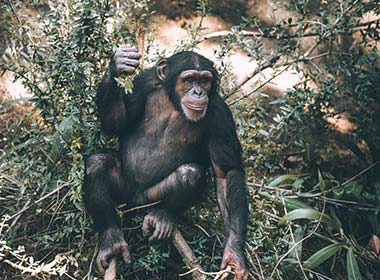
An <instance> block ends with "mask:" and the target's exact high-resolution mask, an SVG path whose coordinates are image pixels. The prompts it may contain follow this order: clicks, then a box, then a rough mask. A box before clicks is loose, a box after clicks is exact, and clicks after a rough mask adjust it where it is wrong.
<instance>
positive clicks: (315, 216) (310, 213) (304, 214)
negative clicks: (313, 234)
mask: <svg viewBox="0 0 380 280" xmlns="http://www.w3.org/2000/svg"><path fill="white" fill-rule="evenodd" d="M300 219H306V220H311V221H316V220H320V221H321V223H324V224H328V225H330V226H332V227H334V228H336V229H340V227H341V225H340V224H339V223H337V222H336V221H334V220H333V219H332V218H331V217H329V216H327V215H326V214H322V213H321V212H319V211H317V210H315V209H311V208H304V209H296V210H293V211H291V212H289V213H288V214H286V215H285V216H283V217H282V218H281V220H280V222H279V223H280V224H283V223H285V222H286V221H294V220H300Z"/></svg>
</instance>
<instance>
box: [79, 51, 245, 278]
mask: <svg viewBox="0 0 380 280" xmlns="http://www.w3.org/2000/svg"><path fill="white" fill-rule="evenodd" d="M139 58H140V54H139V53H138V51H137V50H136V49H135V48H127V47H121V48H118V49H117V50H116V51H115V52H114V54H113V56H112V58H111V61H110V65H109V69H108V71H107V73H106V74H105V75H104V77H103V79H102V81H101V82H100V84H99V87H98V91H97V97H96V104H97V108H98V111H99V115H100V120H101V125H102V128H103V131H104V132H105V133H106V134H111V135H116V136H118V138H119V142H120V151H119V152H117V153H113V152H101V153H96V154H92V155H90V156H89V157H88V158H87V160H86V174H85V179H84V187H83V190H84V202H85V205H86V208H87V210H88V212H89V214H90V216H91V217H92V218H93V221H94V226H95V228H96V230H97V231H98V232H99V238H100V239H99V253H98V256H97V265H98V268H99V270H100V271H101V272H104V270H105V269H106V268H107V267H108V266H109V264H110V261H112V260H114V259H115V258H116V257H117V256H118V255H121V256H122V257H123V259H124V261H125V262H126V263H129V262H130V254H129V250H128V244H127V243H126V241H125V240H124V236H123V232H122V230H121V229H120V227H119V221H118V217H117V214H116V210H115V205H117V204H121V203H126V204H127V205H129V206H131V207H132V206H139V205H145V204H151V203H154V202H159V203H158V204H156V205H155V206H153V208H151V210H150V211H149V212H148V213H147V215H146V216H145V217H144V221H143V226H142V229H143V233H144V234H145V235H146V236H150V237H149V240H162V239H166V238H169V237H170V236H171V234H172V232H173V230H174V217H175V215H178V213H183V212H184V211H185V210H186V209H188V208H189V207H190V206H192V205H194V203H195V202H196V201H197V200H199V199H200V197H201V196H202V193H203V191H204V188H205V184H204V183H205V172H206V170H207V168H209V167H212V169H213V172H214V174H215V182H216V187H217V201H218V205H219V208H220V211H221V214H222V217H223V221H224V234H225V238H226V240H225V242H226V243H225V249H224V254H223V259H222V265H221V268H222V269H224V268H225V267H226V266H227V265H230V266H231V267H232V268H233V270H234V273H235V278H234V279H235V280H245V279H247V277H248V273H247V268H246V262H245V257H244V253H243V250H244V243H245V236H246V226H247V218H248V203H247V191H246V186H245V173H244V168H243V164H242V159H241V146H240V143H239V140H238V138H237V135H236V131H235V124H234V120H233V118H232V114H231V112H230V110H229V108H228V107H227V105H226V103H225V102H224V100H223V99H222V98H221V97H220V95H219V94H218V90H219V76H218V73H217V71H216V69H215V67H214V66H213V63H212V62H211V61H210V60H208V59H207V58H205V57H203V56H201V55H199V54H197V53H195V52H191V51H184V52H179V53H177V54H174V55H173V56H171V57H169V58H167V59H161V60H160V61H159V62H158V63H157V65H156V66H155V67H152V68H150V69H148V70H145V71H143V72H142V73H141V74H139V75H137V76H136V78H135V79H134V81H133V93H130V94H126V93H125V91H124V89H123V88H121V87H119V86H118V84H117V82H116V81H115V79H114V78H115V77H118V76H120V75H121V74H123V73H124V74H127V75H131V74H132V73H134V71H135V70H136V68H137V67H138V65H139Z"/></svg>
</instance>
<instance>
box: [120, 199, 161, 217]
mask: <svg viewBox="0 0 380 280" xmlns="http://www.w3.org/2000/svg"><path fill="white" fill-rule="evenodd" d="M160 202H161V201H155V202H152V203H149V204H145V205H141V206H136V207H133V208H129V209H127V210H125V211H123V213H124V214H125V213H129V212H132V211H136V210H139V209H144V208H148V207H151V206H154V205H157V204H159V203H160Z"/></svg>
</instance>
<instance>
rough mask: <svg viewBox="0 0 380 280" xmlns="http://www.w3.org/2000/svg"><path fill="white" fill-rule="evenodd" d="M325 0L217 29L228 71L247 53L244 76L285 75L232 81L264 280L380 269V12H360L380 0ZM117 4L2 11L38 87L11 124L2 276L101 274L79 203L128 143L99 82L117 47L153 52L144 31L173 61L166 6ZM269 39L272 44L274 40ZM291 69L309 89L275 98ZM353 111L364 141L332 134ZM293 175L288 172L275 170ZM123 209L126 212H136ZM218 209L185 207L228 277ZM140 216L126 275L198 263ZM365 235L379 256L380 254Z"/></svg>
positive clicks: (227, 83)
mask: <svg viewBox="0 0 380 280" xmlns="http://www.w3.org/2000/svg"><path fill="white" fill-rule="evenodd" d="M314 2H315V1H314ZM314 2H313V1H301V0H300V1H293V0H292V1H290V0H289V1H278V2H276V7H277V8H278V9H279V10H283V11H287V13H284V14H286V15H287V14H288V12H289V14H291V15H292V16H291V17H288V18H284V17H283V18H280V20H279V21H278V22H276V23H275V24H268V23H264V22H262V21H261V20H259V19H258V18H255V17H253V18H252V17H249V15H246V16H245V17H244V18H243V20H242V22H241V24H239V25H236V26H233V27H232V28H231V30H230V31H228V32H226V33H225V34H223V36H221V38H219V39H220V41H221V47H220V49H219V50H218V51H216V53H215V59H214V60H215V61H217V62H219V63H218V65H219V67H220V69H219V70H220V73H221V74H222V75H223V76H224V77H229V76H230V74H231V69H230V65H229V61H230V60H231V57H230V56H231V54H233V53H234V52H236V51H237V50H240V51H243V52H245V53H246V54H247V55H248V56H249V57H250V58H252V59H255V60H257V61H258V62H259V66H258V67H257V69H253V71H252V74H251V75H250V77H248V78H247V81H248V80H250V79H251V78H253V77H255V76H257V75H259V74H260V73H262V71H264V70H265V69H269V68H270V69H273V73H272V76H270V77H266V78H265V79H264V82H263V84H260V85H257V87H256V88H253V89H252V91H250V92H246V93H242V92H241V91H240V89H241V87H242V86H243V85H244V84H245V82H246V81H241V82H240V83H238V82H237V81H236V80H234V79H227V78H224V79H223V80H222V85H223V86H222V89H223V92H222V94H223V96H224V97H225V99H226V100H227V102H228V103H229V104H230V106H231V109H232V111H233V113H234V115H235V120H236V123H237V129H238V134H239V136H240V138H241V141H242V144H243V149H244V156H245V163H246V167H247V174H248V179H247V183H248V187H249V192H250V210H251V213H252V214H251V217H250V221H249V232H248V240H247V250H246V253H247V258H248V261H249V263H250V266H251V268H252V269H251V276H252V277H254V276H255V277H259V276H258V275H260V277H261V278H264V279H267V278H268V277H271V278H274V279H290V277H293V278H295V279H298V278H302V277H303V278H306V279H308V278H310V279H315V278H318V279H329V278H328V277H335V276H336V275H342V277H341V278H342V279H344V278H346V277H345V276H343V275H347V277H348V278H349V279H360V278H369V277H374V278H376V277H378V276H379V275H378V265H377V263H378V261H379V257H378V251H377V252H376V249H377V250H378V245H376V244H378V238H377V235H378V234H379V232H378V231H379V226H378V225H379V215H378V208H379V185H380V184H379V182H380V181H379V180H380V178H379V174H380V169H379V164H378V162H379V160H380V147H379V143H380V141H379V140H380V139H379V138H380V134H379V133H380V127H379V121H378V119H379V110H378V108H379V101H380V100H379V82H378V81H379V80H380V79H379V77H378V75H379V74H378V73H379V69H378V67H379V53H378V50H377V43H376V40H378V38H379V33H378V32H379V20H377V19H376V18H375V19H374V20H370V21H363V16H364V15H365V14H366V13H367V12H372V13H373V14H374V15H377V14H378V13H379V5H378V4H379V3H378V1H375V0H369V1H366V2H361V1H356V0H352V1H339V2H338V1H321V2H318V3H317V4H316V3H314ZM117 3H119V5H121V6H120V7H118V6H117V5H116V3H114V2H110V1H104V0H102V1H93V0H83V1H76V2H72V1H55V0H53V1H49V2H40V1H33V4H29V5H30V8H31V9H35V8H36V7H37V8H38V9H39V10H38V11H39V17H38V18H36V19H34V20H31V19H30V17H29V16H28V14H26V13H25V6H24V5H25V4H24V3H23V1H7V2H6V3H2V4H1V5H2V14H1V18H2V19H3V18H6V19H9V20H10V21H12V22H13V23H14V24H13V25H12V27H9V29H8V30H7V32H6V33H4V36H6V37H7V38H8V39H7V40H8V41H9V48H8V53H7V55H9V56H11V58H12V62H11V63H6V64H3V65H2V68H3V69H4V70H10V71H12V72H13V73H14V75H15V78H19V79H22V81H23V83H24V85H25V87H26V88H28V89H29V90H30V92H31V93H33V98H30V100H29V102H30V103H31V104H33V107H32V109H31V110H30V111H27V112H26V113H25V115H24V116H20V117H19V120H20V121H19V122H14V123H13V124H11V126H10V127H4V128H2V133H3V134H4V135H7V137H6V138H7V139H6V141H5V142H4V144H2V145H3V146H2V154H3V156H2V158H3V160H2V162H1V165H0V168H1V175H0V186H1V188H0V193H1V196H0V199H1V207H0V213H1V221H0V260H1V261H2V264H1V273H2V276H3V278H4V279H6V278H7V277H8V278H9V277H11V276H12V275H14V274H19V273H20V271H21V272H23V273H26V275H60V276H62V277H68V278H70V277H71V278H75V279H80V278H86V277H87V278H88V277H89V276H90V275H93V274H94V268H93V261H94V253H95V252H94V249H95V248H96V236H93V233H92V232H91V224H90V221H89V219H88V217H87V215H86V213H85V211H84V210H83V206H82V198H81V185H82V178H83V158H84V157H85V156H86V155H88V154H90V153H92V152H94V151H95V150H98V149H99V148H102V147H117V142H116V141H115V139H109V138H106V137H104V136H103V135H102V134H101V132H100V129H99V124H98V119H97V115H96V111H95V107H94V97H95V88H96V83H97V82H98V81H99V80H100V78H101V75H102V74H103V73H104V72H105V69H106V67H107V63H108V60H109V55H110V53H112V49H113V47H114V46H115V45H121V44H140V46H141V42H142V39H145V62H146V63H145V65H149V64H151V63H154V61H156V60H157V59H158V57H159V56H160V55H163V54H164V52H163V53H154V52H152V51H151V50H150V48H149V46H150V45H151V44H153V41H154V38H152V32H151V31H152V30H150V29H148V28H147V22H148V21H149V19H150V16H151V15H152V14H153V13H154V12H153V8H154V6H153V1H148V0H146V1H125V2H122V3H120V2H117ZM209 11H210V10H209V6H208V5H207V1H199V2H198V4H197V11H196V13H197V14H198V15H200V16H201V17H203V16H205V15H206V14H207V13H208V12H209ZM201 23H202V21H201ZM136 30H138V32H137V38H136V35H135V34H136ZM203 31H204V29H203V26H202V25H198V26H192V27H190V28H189V36H188V37H187V38H185V39H184V40H182V41H181V42H180V45H179V47H178V49H193V48H195V47H197V46H198V44H199V43H200V42H201V41H204V40H207V38H204V37H201V36H200V34H201V32H203ZM353 38H355V41H352V40H353ZM212 39H215V38H212ZM268 42H270V43H272V44H273V43H274V44H273V45H274V48H270V49H268V48H266V47H265V46H266V45H267V43H268ZM289 69H291V70H292V71H295V72H297V73H298V74H299V76H300V77H301V78H300V81H299V83H298V84H297V85H295V86H294V87H293V88H292V89H290V90H288V92H287V93H286V94H284V95H282V96H281V97H276V96H268V95H267V94H264V91H263V90H264V89H265V86H267V85H268V84H270V83H271V82H272V81H273V78H274V77H276V76H278V75H280V74H282V73H284V71H287V70H289ZM126 86H128V84H126ZM11 103H12V102H11ZM11 103H4V104H2V106H1V107H0V110H1V114H3V113H4V112H5V111H11V110H15V109H14V105H12V104H11ZM24 110H26V109H24ZM24 112H25V111H24ZM343 113H344V114H345V115H348V116H349V117H348V119H349V120H350V121H351V122H353V123H354V124H355V126H356V130H355V131H353V133H352V135H347V134H344V133H342V132H339V131H336V130H334V128H333V126H332V125H331V124H330V122H329V120H330V118H331V117H339V116H342V115H343ZM11 132H13V133H11ZM318 170H321V171H320V172H319V171H318ZM283 173H288V174H287V175H284V176H280V177H277V176H278V175H280V174H283ZM293 174H295V175H293ZM353 174H357V175H355V176H353ZM273 177H275V178H277V179H274V180H273V179H271V180H270V178H273ZM119 210H120V211H119V212H120V214H121V215H123V211H124V209H123V208H122V207H121V208H120V209H119ZM216 213H217V208H216V202H215V196H214V194H213V193H212V191H210V196H209V197H208V200H207V201H205V202H204V203H203V205H202V207H201V208H196V209H193V210H192V211H191V212H190V214H188V218H189V220H191V221H192V222H189V223H185V225H184V229H185V230H184V233H185V235H186V238H187V239H188V240H189V242H190V244H191V246H192V248H193V250H194V252H195V253H196V255H197V256H198V257H199V259H200V262H201V263H202V265H203V267H204V269H205V270H207V271H217V270H218V267H219V262H220V256H221V251H222V248H223V246H222V242H221V238H222V235H221V232H222V230H221V220H220V219H219V218H218V215H217V214H216ZM124 215H126V214H125V213H124ZM130 218H131V219H132V221H133V222H132V224H128V225H126V226H127V227H128V228H132V230H130V231H129V233H128V234H129V236H128V240H129V241H130V245H131V247H132V253H133V258H134V260H135V262H134V263H133V265H131V266H130V267H126V268H125V270H124V271H122V273H123V276H124V277H132V276H133V277H135V278H136V279H140V278H144V279H160V278H161V279H173V278H174V277H176V274H178V271H182V272H184V271H186V269H184V265H183V263H182V262H181V260H180V256H179V255H178V254H177V253H176V252H175V250H174V249H173V248H172V246H171V244H163V245H160V246H159V245H153V246H152V245H150V244H148V243H147V242H146V241H145V240H144V239H143V238H142V236H141V235H140V230H137V228H138V227H139V225H140V224H141V217H139V216H135V213H133V214H132V215H130ZM194 224H197V227H195V226H194ZM210 225H211V226H210ZM200 228H201V229H200ZM205 229H207V230H205ZM376 238H377V239H376ZM368 242H370V246H369V248H370V249H371V250H372V251H375V253H373V252H371V251H370V250H369V249H367V247H366V246H367V244H368ZM371 242H372V243H371ZM371 244H372V245H371ZM373 244H375V245H373ZM333 257H334V258H333ZM254 266H255V267H256V271H255V269H253V267H254ZM164 267H166V268H170V269H169V272H163V271H164V269H163V268H164ZM355 277H356V278H355Z"/></svg>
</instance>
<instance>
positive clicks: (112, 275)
mask: <svg viewBox="0 0 380 280" xmlns="http://www.w3.org/2000/svg"><path fill="white" fill-rule="evenodd" d="M116 264H117V262H116V258H112V259H111V260H110V263H109V266H108V268H107V269H106V271H105V273H104V280H115V279H116V275H117V270H116Z"/></svg>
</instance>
